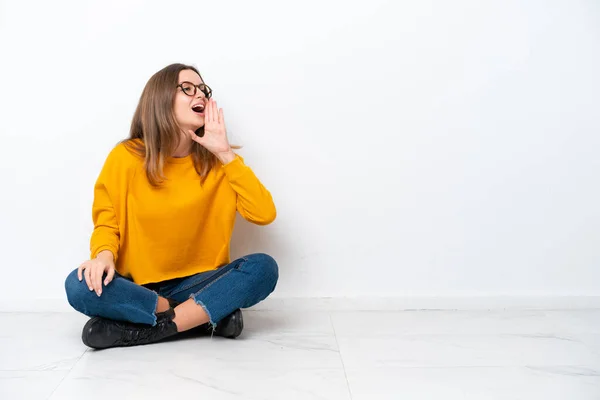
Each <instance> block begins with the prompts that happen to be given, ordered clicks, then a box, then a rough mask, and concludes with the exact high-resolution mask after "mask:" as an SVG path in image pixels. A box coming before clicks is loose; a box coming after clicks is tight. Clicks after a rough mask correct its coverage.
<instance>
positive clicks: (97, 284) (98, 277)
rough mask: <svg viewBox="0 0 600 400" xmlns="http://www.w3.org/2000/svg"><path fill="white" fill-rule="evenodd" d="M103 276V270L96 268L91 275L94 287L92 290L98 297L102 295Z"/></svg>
mask: <svg viewBox="0 0 600 400" xmlns="http://www.w3.org/2000/svg"><path fill="white" fill-rule="evenodd" d="M103 274H104V268H96V269H95V270H94V273H93V275H92V283H93V285H94V290H95V291H96V294H97V295H98V297H100V295H101V294H102V275H103Z"/></svg>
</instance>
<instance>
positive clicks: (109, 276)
mask: <svg viewBox="0 0 600 400" xmlns="http://www.w3.org/2000/svg"><path fill="white" fill-rule="evenodd" d="M114 276H115V269H114V268H110V269H109V270H108V273H107V274H106V278H105V279H104V286H106V285H108V284H109V283H110V282H111V281H112V280H113V277H114Z"/></svg>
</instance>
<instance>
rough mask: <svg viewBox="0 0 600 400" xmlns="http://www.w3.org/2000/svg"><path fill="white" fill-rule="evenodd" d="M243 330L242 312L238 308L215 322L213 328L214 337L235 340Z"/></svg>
mask: <svg viewBox="0 0 600 400" xmlns="http://www.w3.org/2000/svg"><path fill="white" fill-rule="evenodd" d="M243 329H244V318H243V317H242V310H240V309H239V308H238V309H237V310H235V311H234V312H232V313H231V314H229V315H228V316H226V317H225V318H223V319H222V320H220V321H219V322H217V326H216V328H215V335H217V336H223V337H226V338H230V339H235V338H236V337H238V336H240V333H242V330H243Z"/></svg>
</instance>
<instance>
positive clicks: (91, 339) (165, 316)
mask: <svg viewBox="0 0 600 400" xmlns="http://www.w3.org/2000/svg"><path fill="white" fill-rule="evenodd" d="M174 317H175V312H174V311H173V309H172V308H171V309H169V310H168V311H165V312H164V313H159V314H158V315H157V320H156V325H154V326H152V325H146V324H134V323H132V322H123V321H114V320H111V319H107V318H102V317H94V318H92V319H90V320H89V321H88V322H87V323H86V324H85V326H84V327H83V332H82V334H81V339H82V340H83V343H84V344H85V345H86V346H88V347H92V348H95V349H106V348H109V347H124V346H137V345H140V344H149V343H154V342H158V341H160V340H163V339H165V338H168V337H170V336H173V335H175V334H177V325H175V322H173V318H174Z"/></svg>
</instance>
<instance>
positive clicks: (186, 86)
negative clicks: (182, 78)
mask: <svg viewBox="0 0 600 400" xmlns="http://www.w3.org/2000/svg"><path fill="white" fill-rule="evenodd" d="M181 89H182V90H183V93H185V94H187V95H188V96H193V95H195V94H196V87H195V86H194V85H192V84H191V83H189V82H184V83H182V84H181Z"/></svg>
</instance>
